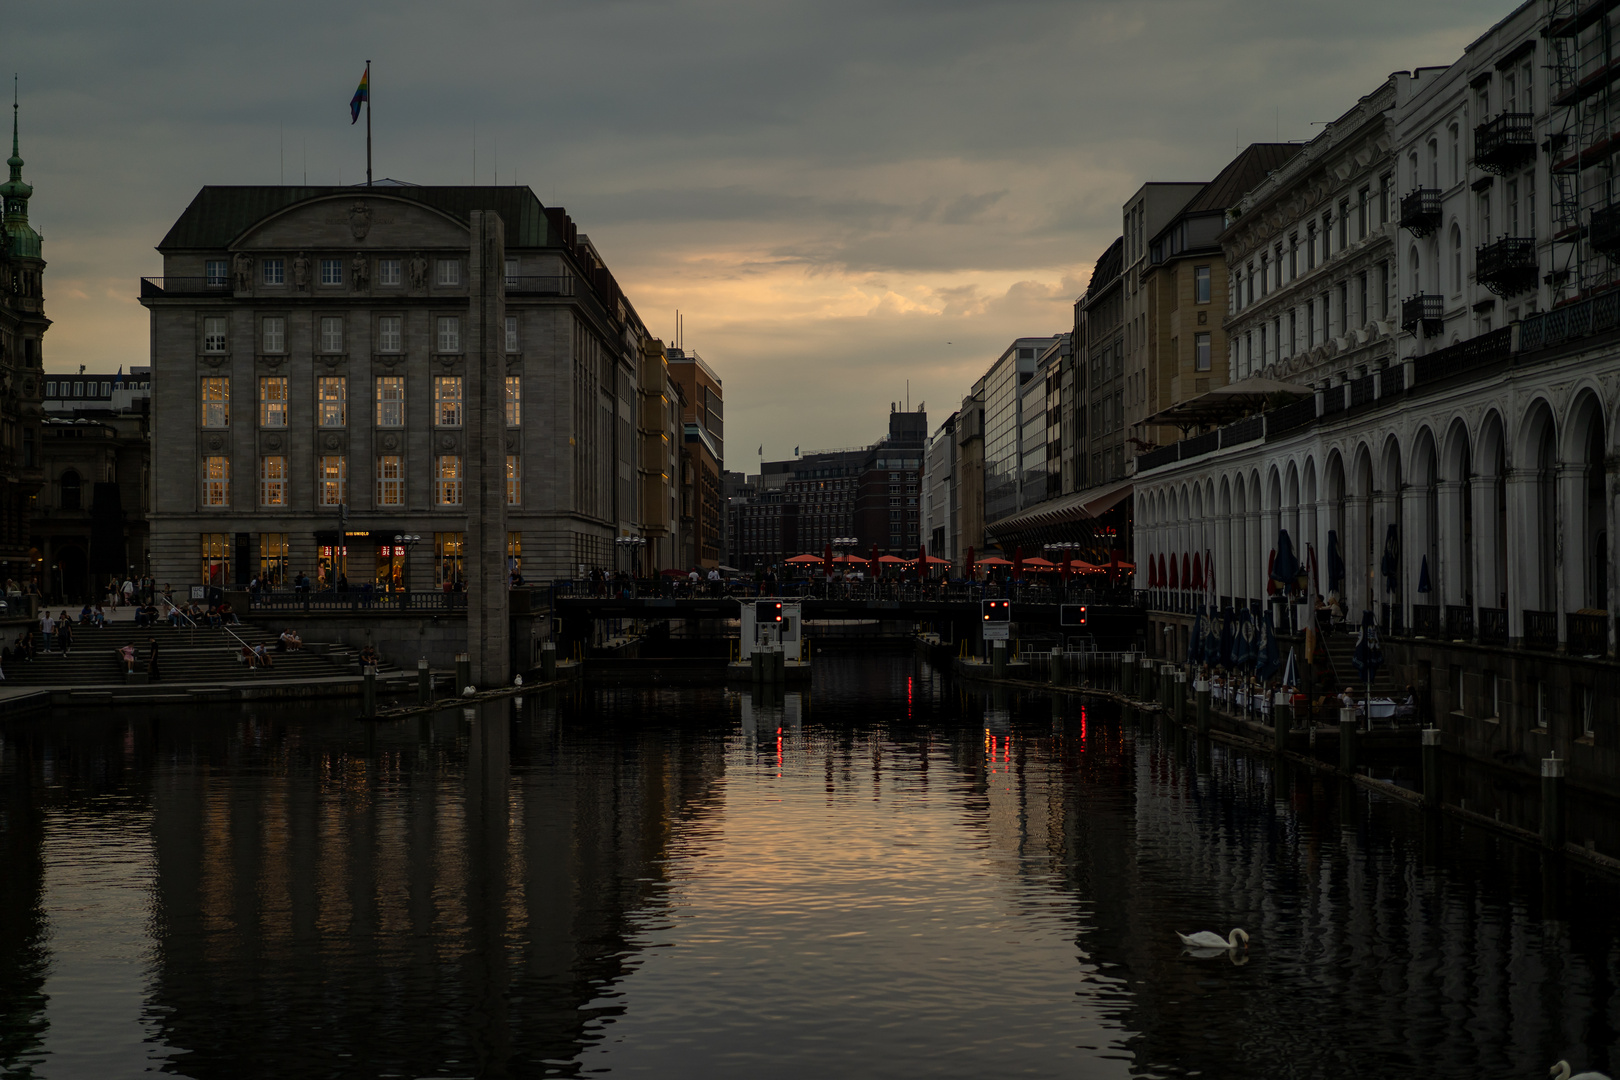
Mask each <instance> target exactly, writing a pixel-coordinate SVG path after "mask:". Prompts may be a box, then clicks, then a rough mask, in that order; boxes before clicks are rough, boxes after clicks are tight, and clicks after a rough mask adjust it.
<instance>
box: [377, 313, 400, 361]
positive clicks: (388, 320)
mask: <svg viewBox="0 0 1620 1080" xmlns="http://www.w3.org/2000/svg"><path fill="white" fill-rule="evenodd" d="M400 323H401V318H400V316H398V315H384V316H383V317H382V318H380V319H378V320H377V351H378V352H385V353H397V352H399V328H400Z"/></svg>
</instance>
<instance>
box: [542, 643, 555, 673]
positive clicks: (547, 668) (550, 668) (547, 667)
mask: <svg viewBox="0 0 1620 1080" xmlns="http://www.w3.org/2000/svg"><path fill="white" fill-rule="evenodd" d="M540 673H541V674H542V675H544V676H545V679H546V682H551V681H552V680H553V679H555V678H556V677H557V643H556V642H555V641H546V642H542V643H541V644H540Z"/></svg>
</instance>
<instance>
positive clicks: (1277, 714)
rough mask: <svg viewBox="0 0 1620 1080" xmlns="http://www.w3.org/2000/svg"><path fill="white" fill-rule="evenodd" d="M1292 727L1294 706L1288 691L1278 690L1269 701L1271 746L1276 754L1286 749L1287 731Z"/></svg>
mask: <svg viewBox="0 0 1620 1080" xmlns="http://www.w3.org/2000/svg"><path fill="white" fill-rule="evenodd" d="M1293 726H1294V706H1293V703H1292V702H1291V701H1289V699H1288V691H1286V690H1279V691H1277V695H1276V696H1275V697H1273V698H1272V699H1271V746H1272V749H1273V750H1276V751H1277V753H1279V754H1280V753H1282V752H1283V751H1284V750H1286V749H1288V729H1289V728H1291V727H1293Z"/></svg>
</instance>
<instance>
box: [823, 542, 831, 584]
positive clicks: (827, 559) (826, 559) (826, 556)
mask: <svg viewBox="0 0 1620 1080" xmlns="http://www.w3.org/2000/svg"><path fill="white" fill-rule="evenodd" d="M821 559H822V562H823V563H824V565H823V566H822V568H821V572H822V574H824V575H825V576H826V577H827V578H828V580H831V579H832V568H833V553H832V545H831V544H828V545H827V549H826V550H825V551H823V552H822V553H821Z"/></svg>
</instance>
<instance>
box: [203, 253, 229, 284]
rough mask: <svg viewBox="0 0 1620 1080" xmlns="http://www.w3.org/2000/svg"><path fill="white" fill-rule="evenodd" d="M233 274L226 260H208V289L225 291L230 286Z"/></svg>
mask: <svg viewBox="0 0 1620 1080" xmlns="http://www.w3.org/2000/svg"><path fill="white" fill-rule="evenodd" d="M230 281H231V274H230V268H229V265H228V264H227V263H226V262H225V260H224V259H209V260H208V287H209V288H210V289H223V288H224V287H225V286H226V285H229V284H230Z"/></svg>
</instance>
